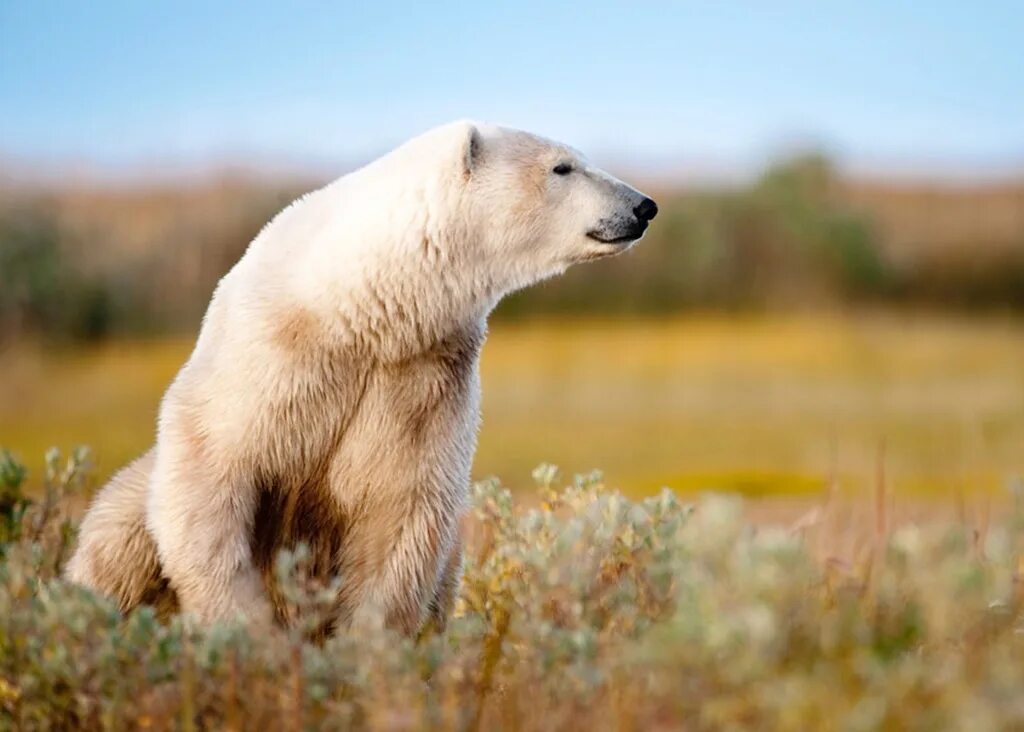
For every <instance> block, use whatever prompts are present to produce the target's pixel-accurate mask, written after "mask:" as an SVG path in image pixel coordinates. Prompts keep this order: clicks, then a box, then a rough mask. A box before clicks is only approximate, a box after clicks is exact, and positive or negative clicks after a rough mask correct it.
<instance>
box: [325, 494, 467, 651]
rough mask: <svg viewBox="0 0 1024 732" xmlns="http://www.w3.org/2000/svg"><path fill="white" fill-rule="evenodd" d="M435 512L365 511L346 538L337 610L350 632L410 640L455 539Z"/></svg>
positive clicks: (448, 522)
mask: <svg viewBox="0 0 1024 732" xmlns="http://www.w3.org/2000/svg"><path fill="white" fill-rule="evenodd" d="M438 508H440V507H425V506H421V507H419V508H418V510H412V511H408V512H402V515H396V514H394V513H391V512H388V511H380V510H378V511H368V512H367V513H366V514H365V515H364V522H363V523H362V524H361V525H360V526H358V527H353V528H354V530H353V531H352V532H351V533H350V534H349V536H348V537H347V542H346V543H347V546H346V548H345V555H346V560H345V562H344V563H343V570H342V580H343V585H342V587H343V590H342V604H343V607H345V610H346V612H345V615H347V617H348V618H349V624H350V625H351V626H352V627H355V628H373V627H380V626H381V625H384V626H387V627H389V628H392V629H394V630H397V631H399V632H401V633H403V634H405V635H409V636H414V635H416V634H417V633H418V632H419V631H420V629H421V628H422V626H423V623H424V621H426V620H427V617H428V615H429V614H430V612H431V608H432V605H433V602H434V600H435V598H436V593H437V591H438V589H439V587H440V586H441V582H442V578H443V577H444V576H445V574H446V568H447V567H446V565H447V562H448V559H449V557H450V555H451V550H452V548H453V547H454V544H455V542H456V540H457V536H458V524H457V521H455V520H453V519H452V517H451V516H449V515H445V514H444V513H443V512H440V511H438Z"/></svg>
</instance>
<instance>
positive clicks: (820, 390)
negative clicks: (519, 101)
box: [0, 316, 1024, 503]
mask: <svg viewBox="0 0 1024 732" xmlns="http://www.w3.org/2000/svg"><path fill="white" fill-rule="evenodd" d="M190 345H191V344H190V342H186V341H185V340H177V341H173V340H169V341H158V342H149V343H146V342H135V343H114V344H110V345H107V346H103V347H100V348H96V349H91V350H87V351H40V350H37V349H31V348H26V347H22V348H17V349H13V350H10V351H8V352H7V353H6V354H5V355H3V356H2V357H0V372H2V374H3V379H2V380H0V445H5V446H8V447H10V448H12V449H13V450H15V452H17V453H19V454H21V455H22V456H23V457H25V458H27V459H29V460H30V461H31V460H32V459H34V458H35V459H38V458H36V456H39V455H42V453H43V451H44V450H45V449H46V448H47V447H48V446H50V445H52V444H57V445H60V446H63V447H69V446H71V445H75V444H90V445H92V446H93V447H94V450H95V453H96V456H97V460H98V465H99V472H100V474H101V475H103V474H108V473H109V472H111V471H112V470H114V469H116V468H117V467H118V466H119V465H121V464H123V463H124V462H126V461H127V460H129V459H130V458H131V457H133V456H134V455H136V454H138V453H139V452H141V451H142V450H143V449H145V447H146V446H147V445H149V444H150V443H151V442H152V439H153V433H154V422H155V415H156V410H157V406H158V401H159V397H160V394H161V393H162V391H163V389H164V388H165V387H166V385H167V383H168V382H169V381H170V379H171V378H172V376H173V374H174V372H175V371H176V370H177V368H178V367H179V366H180V364H181V362H182V361H183V360H184V359H185V358H186V356H187V353H188V349H189V348H190ZM1021 364H1024V325H1022V323H1021V322H1020V321H1014V320H999V319H991V318H990V319H977V320H971V319H938V318H928V317H911V316H906V317H896V316H856V317H853V316H851V317H840V316H819V317H779V316H772V317H748V318H727V317H691V318H681V319H675V320H670V321H630V320H622V321H553V320H546V321H537V322H530V323H523V324H509V323H498V324H497V325H495V326H494V328H493V331H492V334H491V336H490V338H489V340H488V343H487V345H486V347H485V350H484V358H483V366H482V369H483V385H484V387H483V388H484V418H483V427H482V431H481V434H480V446H479V451H478V455H477V462H476V468H475V474H476V475H477V476H478V477H484V476H487V475H500V476H511V477H513V478H515V477H517V476H526V475H528V474H529V471H530V470H531V469H532V467H533V466H535V465H537V464H539V463H540V462H543V461H545V460H550V459H557V460H558V461H559V462H560V464H561V465H563V466H564V467H565V468H566V469H568V470H570V471H575V472H585V471H588V470H590V469H592V468H593V467H595V466H601V467H602V468H603V469H604V470H605V474H606V476H607V478H608V480H609V481H610V482H611V483H613V484H615V485H617V486H621V487H622V488H623V489H624V490H626V491H627V492H628V493H630V494H632V495H641V494H649V493H651V492H653V491H656V490H657V489H659V488H660V487H661V486H663V485H668V486H671V487H672V488H674V489H676V490H678V491H681V492H692V491H698V490H703V489H723V490H729V491H737V492H740V493H744V494H746V495H748V496H762V495H778V494H794V493H795V494H803V495H807V494H816V493H818V492H820V491H821V490H822V489H823V488H824V486H825V483H826V480H827V478H828V477H829V476H830V475H835V476H837V480H838V482H839V483H840V485H841V487H842V488H843V489H844V490H845V491H846V492H849V493H852V494H854V495H858V494H870V491H871V490H872V489H873V486H874V484H875V473H876V464H877V462H878V455H879V452H880V450H881V447H882V445H883V444H884V446H885V470H886V471H887V478H888V482H889V484H890V486H891V487H892V488H893V490H894V491H895V493H896V494H897V495H903V494H922V493H927V494H930V495H936V494H939V495H942V496H944V497H948V496H955V495H957V494H958V493H960V492H963V491H966V490H967V489H968V487H970V491H971V492H979V491H990V490H997V489H1000V488H1002V487H1003V486H1004V485H1005V484H1006V481H1007V480H1008V479H1010V478H1012V477H1013V476H1020V475H1022V474H1024V452H1022V450H1021V446H1022V445H1024V368H1021ZM32 467H36V468H38V465H33V466H32ZM523 483H524V481H522V479H521V478H520V480H519V481H518V482H515V481H514V482H513V486H518V485H523ZM950 503H951V501H950Z"/></svg>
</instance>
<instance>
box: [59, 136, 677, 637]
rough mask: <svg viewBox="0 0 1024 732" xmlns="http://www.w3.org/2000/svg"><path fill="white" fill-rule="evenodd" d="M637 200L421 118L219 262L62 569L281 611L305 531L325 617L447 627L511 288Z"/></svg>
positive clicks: (639, 222)
mask: <svg viewBox="0 0 1024 732" xmlns="http://www.w3.org/2000/svg"><path fill="white" fill-rule="evenodd" d="M656 213H657V206H656V204H655V203H654V201H653V200H651V199H650V198H649V197H647V196H645V195H644V194H642V193H640V192H639V191H637V190H635V189H633V188H631V187H630V186H628V185H626V184H625V183H622V182H621V181H619V180H617V179H615V178H613V177H612V176H610V175H608V174H607V173H604V172H602V171H601V170H598V169H597V168H595V167H593V166H592V165H591V164H590V163H588V162H587V160H586V158H584V157H583V156H582V155H581V154H580V153H578V152H577V151H575V150H573V149H572V148H570V147H567V146H565V145H562V144H558V143H555V142H552V141H549V140H546V139H543V138H541V137H538V136H535V135H532V134H529V133H526V132H522V131H517V130H512V129H507V128H502V127H496V126H489V125H483V124H478V123H472V122H457V123H453V124H449V125H445V126H442V127H439V128H436V129H434V130H432V131H430V132H427V133H425V134H423V135H421V136H419V137H417V138H415V139H413V140H411V141H410V142H407V143H406V144H404V145H402V146H401V147H399V148H397V149H396V150H394V151H392V152H391V153H389V154H387V155H385V156H384V157H382V158H380V159H378V160H376V161H374V162H372V163H370V164H369V165H367V166H365V167H364V168H362V169H360V170H357V171H355V172H353V173H350V174H348V175H346V176H344V177H342V178H340V179H338V180H336V181H335V182H333V183H331V184H329V185H327V186H326V187H324V188H322V189H320V190H318V191H316V192H314V193H310V194H308V195H306V196H304V197H302V198H301V199H299V200H298V201H296V202H295V203H293V204H292V205H290V206H289V207H288V208H286V209H285V210H284V211H282V212H281V213H280V214H278V215H277V216H276V217H275V218H274V219H273V220H272V221H271V222H270V223H269V224H268V225H267V226H266V227H265V228H264V229H263V230H262V231H261V232H260V233H259V235H258V236H257V237H256V238H255V239H254V240H253V242H252V243H251V244H250V246H249V247H248V249H247V251H246V252H245V254H244V255H243V256H242V258H241V259H240V260H239V261H238V263H237V264H236V265H235V266H234V267H233V268H232V270H231V271H230V272H229V273H228V274H227V275H226V276H225V277H224V278H223V279H222V280H221V281H220V283H219V285H218V286H217V289H216V291H215V293H214V295H213V298H212V300H211V302H210V305H209V309H208V310H207V313H206V316H205V318H204V320H203V324H202V328H201V331H200V333H199V338H198V341H197V343H196V346H195V349H194V351H193V353H192V354H191V356H190V358H189V359H188V362H187V363H186V364H185V365H184V367H183V368H182V369H181V371H180V372H179V373H178V375H177V377H176V378H175V379H174V381H173V382H172V384H171V385H170V387H169V388H168V390H167V392H166V394H165V396H164V399H163V401H162V404H161V408H160V415H159V420H158V430H157V438H156V445H155V447H153V448H152V449H151V450H150V451H149V452H147V453H146V454H145V455H144V456H142V457H141V458H139V459H138V460H137V461H136V462H134V463H132V464H131V465H129V466H128V467H127V468H125V469H124V470H122V471H121V472H120V473H118V474H117V475H115V476H114V478H113V479H112V480H111V481H110V482H109V483H108V484H107V485H106V486H105V487H104V488H103V489H102V490H101V491H100V492H99V493H98V495H97V496H96V498H95V499H94V501H93V503H92V505H91V506H90V508H89V510H88V512H87V514H86V516H85V518H84V520H83V522H82V525H81V529H80V536H79V539H78V545H77V548H76V551H75V553H74V555H73V557H72V559H71V560H70V562H69V565H68V567H67V570H66V576H67V578H68V579H70V580H71V581H73V582H76V583H79V584H81V585H84V586H86V587H89V588H92V589H93V590H95V591H97V592H99V593H102V594H105V595H108V596H111V597H113V598H114V599H116V601H117V602H118V603H119V604H120V606H121V607H122V608H123V609H124V610H128V609H130V608H132V607H134V606H136V605H138V604H141V603H149V604H156V605H162V606H164V607H165V608H171V607H180V609H181V610H182V611H184V612H186V613H188V614H190V615H191V616H194V617H195V618H196V619H198V620H199V621H200V622H212V621H216V620H221V619H228V618H237V617H241V618H242V619H244V620H246V621H250V622H253V623H271V622H274V621H276V622H277V623H278V624H284V625H288V624H289V623H290V622H293V621H294V619H292V618H289V617H288V610H287V608H286V603H284V602H283V600H282V599H281V597H280V596H279V593H278V592H277V591H276V588H275V587H274V582H273V575H274V572H273V566H274V558H275V555H276V553H277V551H278V550H279V549H281V548H287V547H293V546H295V545H296V544H297V543H299V542H304V543H305V544H306V545H307V546H308V547H309V548H310V551H311V555H310V556H311V559H310V561H311V567H312V570H313V571H314V572H315V573H316V575H317V576H318V577H319V576H322V577H328V576H334V575H337V576H339V577H340V588H341V589H340V591H339V596H338V598H337V606H336V612H335V613H334V615H333V616H332V621H331V623H332V628H337V627H348V626H351V625H352V624H354V623H359V622H364V621H365V622H375V623H378V624H380V623H383V624H386V625H387V626H389V627H392V628H395V629H397V630H399V631H401V632H404V633H407V634H414V633H416V632H418V630H419V629H420V628H421V626H423V625H424V623H425V622H426V621H427V620H431V619H432V620H433V621H434V622H435V623H436V624H437V625H438V626H439V627H443V626H444V623H445V619H446V616H447V613H448V611H449V609H450V606H451V603H452V600H453V597H454V594H455V592H456V589H457V587H458V583H459V579H460V572H461V566H462V549H461V541H460V535H459V526H460V517H461V515H462V514H463V511H464V506H465V503H466V498H467V492H468V485H469V480H470V466H471V461H472V457H473V452H474V450H475V444H476V433H477V426H478V421H479V408H478V407H479V391H480V385H479V376H478V373H477V364H478V359H479V355H480V348H481V346H482V344H483V341H484V336H485V330H486V320H487V316H488V314H489V313H490V312H491V310H492V309H493V308H494V306H495V305H496V304H497V303H498V301H499V300H500V299H501V298H502V297H503V296H504V295H506V294H508V293H510V292H512V291H514V290H517V289H519V288H522V287H525V286H527V285H530V284H531V283H535V282H537V281H539V280H542V279H545V278H547V277H551V276H553V275H556V274H559V273H561V272H563V271H564V270H565V269H566V268H567V267H569V266H570V265H572V264H574V263H577V262H584V261H589V260H594V259H599V258H602V257H607V256H610V255H613V254H617V253H619V252H622V251H624V250H625V249H628V248H629V247H630V246H631V245H632V244H633V243H635V242H636V241H638V240H639V239H640V238H641V237H642V236H643V234H644V231H645V229H646V228H647V226H648V223H649V222H650V221H651V220H652V219H653V218H654V216H655V214H656Z"/></svg>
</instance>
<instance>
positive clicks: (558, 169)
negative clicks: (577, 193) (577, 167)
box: [551, 163, 572, 175]
mask: <svg viewBox="0 0 1024 732" xmlns="http://www.w3.org/2000/svg"><path fill="white" fill-rule="evenodd" d="M551 172H552V173H554V174H555V175H569V173H571V172H572V165H570V164H569V163H559V164H558V165H556V166H555V167H554V168H552V169H551Z"/></svg>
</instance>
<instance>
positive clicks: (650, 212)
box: [633, 198, 658, 221]
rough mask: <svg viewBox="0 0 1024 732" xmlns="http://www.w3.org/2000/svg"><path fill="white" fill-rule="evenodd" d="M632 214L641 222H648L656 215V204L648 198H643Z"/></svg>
mask: <svg viewBox="0 0 1024 732" xmlns="http://www.w3.org/2000/svg"><path fill="white" fill-rule="evenodd" d="M633 213H634V214H636V217H637V218H638V219H640V220H641V221H650V220H651V219H653V218H654V217H655V216H657V215H658V204H656V203H655V202H654V201H652V200H651V199H650V198H645V199H644V200H642V201H641V202H640V205H639V206H637V207H636V208H634V209H633Z"/></svg>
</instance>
